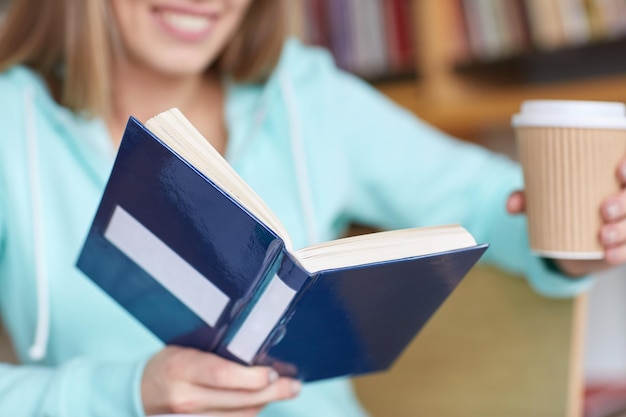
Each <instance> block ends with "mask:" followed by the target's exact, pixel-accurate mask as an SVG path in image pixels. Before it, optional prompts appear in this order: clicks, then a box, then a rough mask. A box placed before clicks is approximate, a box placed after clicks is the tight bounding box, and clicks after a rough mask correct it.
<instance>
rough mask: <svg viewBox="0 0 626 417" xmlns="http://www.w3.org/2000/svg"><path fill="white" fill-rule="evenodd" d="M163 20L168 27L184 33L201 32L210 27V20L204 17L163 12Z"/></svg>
mask: <svg viewBox="0 0 626 417" xmlns="http://www.w3.org/2000/svg"><path fill="white" fill-rule="evenodd" d="M163 20H164V21H165V22H166V23H167V24H168V25H170V26H172V27H174V28H176V29H178V30H180V31H185V32H201V31H203V30H206V29H208V28H209V26H211V20H210V19H209V18H208V17H205V16H197V15H190V14H183V13H174V12H165V13H163Z"/></svg>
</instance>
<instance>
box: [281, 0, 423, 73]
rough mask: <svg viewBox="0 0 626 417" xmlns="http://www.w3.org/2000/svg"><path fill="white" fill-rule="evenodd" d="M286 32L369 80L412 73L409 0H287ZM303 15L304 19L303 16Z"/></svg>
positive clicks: (413, 61) (413, 36)
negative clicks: (321, 49)
mask: <svg viewBox="0 0 626 417" xmlns="http://www.w3.org/2000/svg"><path fill="white" fill-rule="evenodd" d="M288 3H289V4H288V7H287V19H288V25H289V27H290V28H291V29H290V34H292V35H295V36H297V37H299V38H300V39H302V40H303V41H304V42H305V43H308V44H311V45H317V46H322V47H325V48H327V49H328V50H329V51H330V52H331V53H332V55H333V57H334V58H335V61H336V62H337V65H338V66H339V67H340V68H342V69H344V70H346V71H350V72H352V73H354V74H356V75H358V76H361V77H364V78H366V79H369V80H380V79H386V78H394V77H404V76H408V75H410V76H414V75H415V69H416V66H415V57H416V54H415V48H416V45H417V42H416V40H415V35H416V32H414V31H413V28H412V26H413V24H412V22H413V0H368V1H365V2H364V1H361V0H289V2H288ZM303 16H304V18H303Z"/></svg>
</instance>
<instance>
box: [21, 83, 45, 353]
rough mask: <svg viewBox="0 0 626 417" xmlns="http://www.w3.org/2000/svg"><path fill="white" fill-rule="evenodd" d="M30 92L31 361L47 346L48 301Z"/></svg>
mask: <svg viewBox="0 0 626 417" xmlns="http://www.w3.org/2000/svg"><path fill="white" fill-rule="evenodd" d="M33 94H34V93H33V90H32V89H27V90H26V91H25V93H24V114H25V123H26V126H25V131H26V143H27V147H28V175H29V185H30V197H31V214H32V224H33V244H34V249H35V277H36V283H37V323H36V330H35V337H34V340H33V344H32V345H31V347H30V349H29V350H28V356H29V357H30V359H31V360H33V361H40V360H42V359H43V358H44V357H45V356H46V350H47V348H48V336H49V332H50V305H49V298H48V274H47V270H46V266H45V253H44V250H45V246H44V239H43V224H42V214H41V211H42V210H41V186H40V182H39V160H38V148H37V135H36V129H35V111H34V103H33V102H34V97H33Z"/></svg>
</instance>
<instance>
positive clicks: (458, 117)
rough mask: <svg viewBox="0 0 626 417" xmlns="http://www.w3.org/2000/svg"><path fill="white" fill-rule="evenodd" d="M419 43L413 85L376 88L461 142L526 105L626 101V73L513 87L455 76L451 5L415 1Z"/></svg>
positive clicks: (450, 0)
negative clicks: (530, 101) (531, 102)
mask: <svg viewBox="0 0 626 417" xmlns="http://www.w3.org/2000/svg"><path fill="white" fill-rule="evenodd" d="M413 1H414V8H413V9H414V14H415V15H414V22H415V27H416V29H417V37H418V41H419V42H418V54H417V57H416V59H417V67H418V71H419V75H420V76H419V78H416V80H415V81H397V82H383V83H377V84H376V86H377V87H378V88H379V89H380V90H381V91H382V92H383V93H384V94H386V95H387V96H388V97H390V98H391V99H392V100H394V101H395V102H397V103H398V104H400V105H402V106H404V107H406V108H407V109H409V110H410V111H412V112H414V113H415V114H416V115H418V116H419V117H420V118H422V119H423V120H425V121H427V122H429V123H431V124H433V125H435V126H437V127H439V128H440V129H442V130H444V131H446V132H448V133H450V134H453V135H456V136H459V137H463V138H471V137H472V136H473V135H476V134H477V133H480V132H481V131H482V130H484V129H487V128H490V127H493V126H502V125H508V124H509V122H510V119H511V116H512V115H513V114H515V113H516V112H517V111H518V109H519V106H520V104H521V102H522V101H524V100H528V99H572V100H574V99H575V100H603V101H625V100H626V73H625V74H623V75H612V76H602V77H596V78H588V79H585V80H569V81H562V82H560V81H559V82H551V83H541V84H517V85H511V84H510V83H509V84H506V83H502V82H489V79H487V81H485V80H484V79H482V80H478V79H476V78H475V77H471V76H467V75H466V74H462V73H459V71H458V69H457V68H456V65H455V63H454V60H453V58H452V57H453V56H454V54H455V52H454V49H455V47H456V46H455V45H456V44H455V40H454V36H456V34H455V33H457V30H456V28H455V25H456V24H457V23H456V22H455V21H454V15H453V13H451V8H452V7H453V0H413Z"/></svg>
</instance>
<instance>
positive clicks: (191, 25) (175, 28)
mask: <svg viewBox="0 0 626 417" xmlns="http://www.w3.org/2000/svg"><path fill="white" fill-rule="evenodd" d="M156 12H157V13H156V14H157V16H158V19H159V20H160V22H161V25H162V27H163V28H164V29H165V30H166V31H167V32H168V33H170V34H171V35H173V36H175V37H177V38H180V39H182V40H187V41H198V40H201V39H203V38H204V37H205V36H207V35H208V34H209V33H210V32H211V29H212V28H213V26H214V25H215V21H216V19H215V17H214V16H209V15H202V14H194V13H185V12H181V11H178V10H163V9H160V10H157V11H156Z"/></svg>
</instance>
